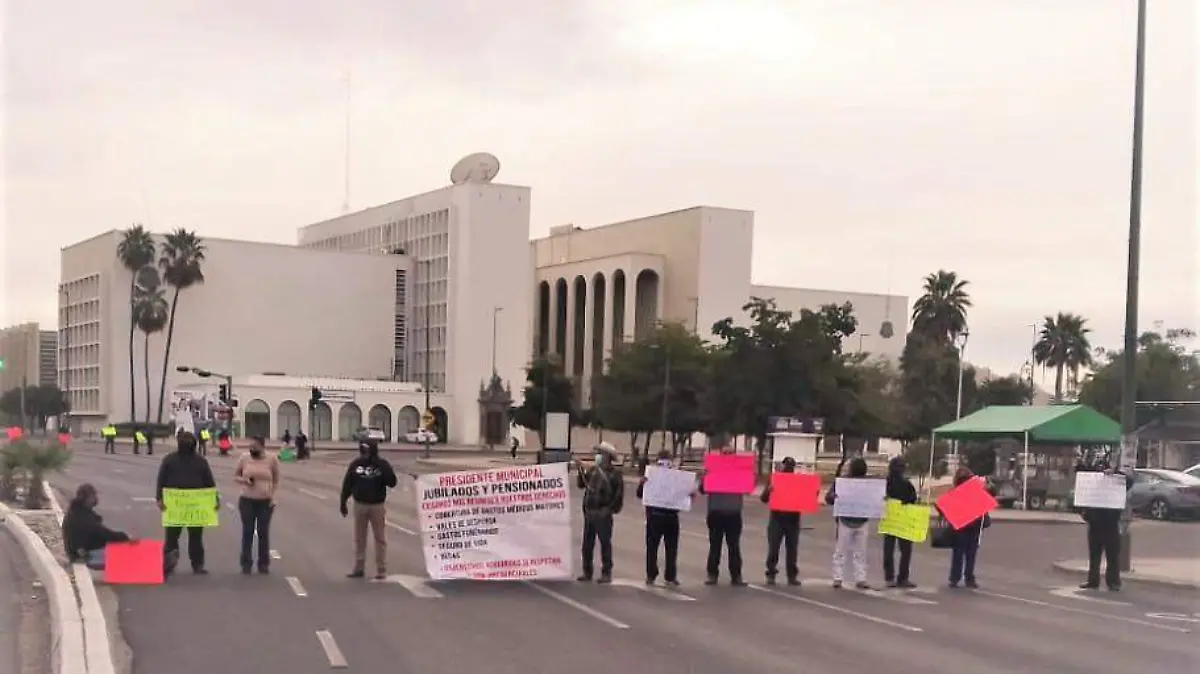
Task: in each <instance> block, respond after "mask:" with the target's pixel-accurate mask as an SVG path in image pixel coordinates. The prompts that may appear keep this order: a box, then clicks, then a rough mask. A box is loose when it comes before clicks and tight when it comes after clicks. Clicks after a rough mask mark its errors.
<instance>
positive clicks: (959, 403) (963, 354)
mask: <svg viewBox="0 0 1200 674" xmlns="http://www.w3.org/2000/svg"><path fill="white" fill-rule="evenodd" d="M970 336H971V333H969V332H967V331H966V330H963V331H962V333H961V334H960V335H959V337H961V338H962V344H960V345H959V347H958V396H957V399H956V401H955V403H954V419H955V421H957V420H959V419H961V418H962V408H963V372H964V371H965V370H966V367H967V338H968V337H970ZM951 447H952V451H951V454H952V456H953V457H954V460H955V461H956V462H957V461H958V440H954V441H953V442H952V445H951ZM929 454H930V456H933V455H934V454H936V448H934V447H930V448H929ZM955 465H957V463H956V464H955Z"/></svg>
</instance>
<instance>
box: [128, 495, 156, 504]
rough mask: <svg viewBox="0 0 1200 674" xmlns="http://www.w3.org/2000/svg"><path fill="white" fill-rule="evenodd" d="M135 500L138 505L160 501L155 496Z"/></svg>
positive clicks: (134, 498)
mask: <svg viewBox="0 0 1200 674" xmlns="http://www.w3.org/2000/svg"><path fill="white" fill-rule="evenodd" d="M133 500H134V501H136V502H137V503H154V502H156V501H157V500H158V499H156V498H154V497H153V496H134V497H133Z"/></svg>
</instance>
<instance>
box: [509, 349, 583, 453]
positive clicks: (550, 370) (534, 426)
mask: <svg viewBox="0 0 1200 674" xmlns="http://www.w3.org/2000/svg"><path fill="white" fill-rule="evenodd" d="M525 382H526V383H525V399H524V400H523V401H522V402H521V405H520V406H517V407H513V408H512V420H513V423H514V424H516V425H518V426H520V427H522V428H527V429H529V430H532V431H535V432H536V433H537V436H538V445H539V446H540V447H543V448H544V447H545V446H546V435H545V428H543V425H542V420H543V416H542V415H543V412H544V413H547V414H550V413H556V412H559V413H561V412H566V413H568V414H570V415H571V423H572V424H575V423H577V422H578V421H579V419H580V417H579V411H578V409H576V406H575V384H574V382H572V381H571V379H570V378H569V377H567V375H566V373H564V372H563V366H562V363H561V362H560V361H559V359H558V358H557V357H556V356H544V357H539V358H536V359H534V360H533V362H531V363H530V364H529V365H528V366H526V367H525Z"/></svg>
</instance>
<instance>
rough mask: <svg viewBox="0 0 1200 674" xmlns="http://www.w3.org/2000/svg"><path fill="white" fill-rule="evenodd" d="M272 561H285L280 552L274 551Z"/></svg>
mask: <svg viewBox="0 0 1200 674" xmlns="http://www.w3.org/2000/svg"><path fill="white" fill-rule="evenodd" d="M271 559H283V555H281V554H279V551H278V550H272V551H271Z"/></svg>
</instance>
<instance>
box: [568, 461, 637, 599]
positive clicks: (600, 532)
mask: <svg viewBox="0 0 1200 674" xmlns="http://www.w3.org/2000/svg"><path fill="white" fill-rule="evenodd" d="M594 449H595V452H596V462H595V463H594V464H593V465H592V466H591V467H590V468H587V469H584V468H583V467H582V466H578V464H576V465H577V467H578V473H577V475H576V483H577V484H578V485H579V488H580V489H582V490H583V498H582V499H581V500H582V501H583V546H582V550H581V552H582V555H583V568H582V570H583V572H582V573H581V574H580V575H579V577H578V578H577V579H576V580H578V581H580V582H588V581H590V580H592V576H593V572H594V570H595V559H594V558H595V554H596V541H597V540H599V541H600V577H599V578H598V579H597V581H596V582H598V583H611V582H612V567H613V556H612V534H613V515H615V514H617V513H619V512H621V507H622V506H623V505H624V503H625V479H624V478H623V477H621V473H619V472H618V471H617V470H616V468H615V467H613V457H614V456H615V455H616V449H614V448H613V446H612V445H611V444H609V443H607V442H601V443H600V444H598V445H596V446H595V448H594Z"/></svg>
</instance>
